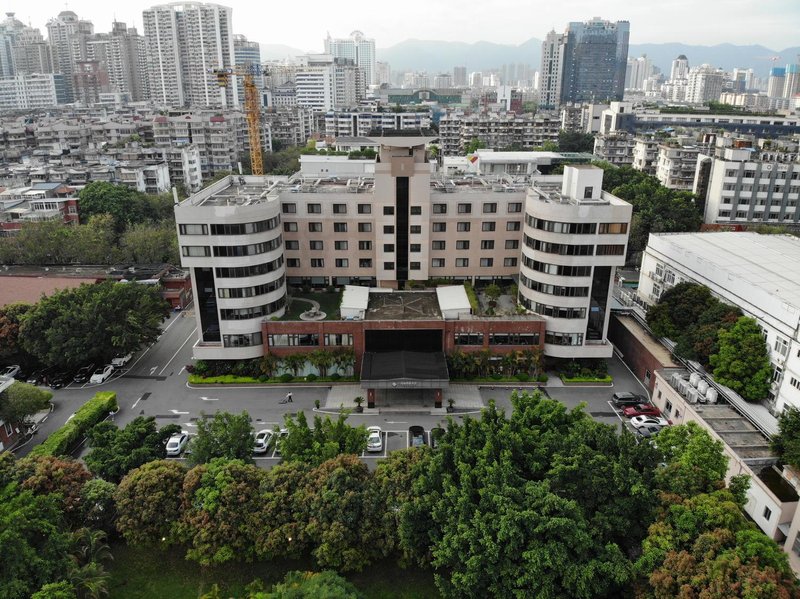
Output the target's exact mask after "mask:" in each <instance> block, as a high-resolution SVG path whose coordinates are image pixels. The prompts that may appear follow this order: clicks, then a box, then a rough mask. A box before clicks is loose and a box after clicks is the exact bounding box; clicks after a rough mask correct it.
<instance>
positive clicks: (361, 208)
mask: <svg viewBox="0 0 800 599" xmlns="http://www.w3.org/2000/svg"><path fill="white" fill-rule="evenodd" d="M358 213H359V214H372V206H370V205H369V204H359V205H358Z"/></svg>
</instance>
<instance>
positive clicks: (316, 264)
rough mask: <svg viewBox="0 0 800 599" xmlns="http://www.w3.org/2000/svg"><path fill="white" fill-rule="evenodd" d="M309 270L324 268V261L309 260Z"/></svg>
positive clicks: (318, 259) (317, 259) (321, 259)
mask: <svg viewBox="0 0 800 599" xmlns="http://www.w3.org/2000/svg"><path fill="white" fill-rule="evenodd" d="M311 268H325V260H324V259H323V258H311Z"/></svg>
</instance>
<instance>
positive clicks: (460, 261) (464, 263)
mask: <svg viewBox="0 0 800 599" xmlns="http://www.w3.org/2000/svg"><path fill="white" fill-rule="evenodd" d="M468 266H469V258H456V268H467V267H468Z"/></svg>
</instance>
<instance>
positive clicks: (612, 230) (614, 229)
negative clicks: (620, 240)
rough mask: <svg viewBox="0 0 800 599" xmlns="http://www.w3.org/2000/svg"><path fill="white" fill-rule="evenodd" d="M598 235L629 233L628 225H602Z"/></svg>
mask: <svg viewBox="0 0 800 599" xmlns="http://www.w3.org/2000/svg"><path fill="white" fill-rule="evenodd" d="M597 232H598V233H600V234H601V235H618V234H622V233H627V232H628V223H600V226H599V227H598V231H597Z"/></svg>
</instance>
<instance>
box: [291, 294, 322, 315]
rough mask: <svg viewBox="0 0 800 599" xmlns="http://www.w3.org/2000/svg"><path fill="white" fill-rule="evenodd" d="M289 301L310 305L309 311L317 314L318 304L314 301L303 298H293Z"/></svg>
mask: <svg viewBox="0 0 800 599" xmlns="http://www.w3.org/2000/svg"><path fill="white" fill-rule="evenodd" d="M291 301H293V302H305V303H307V304H311V309H312V310H316V311H317V312H319V302H315V301H314V300H311V299H306V298H304V297H293V298H292V300H291Z"/></svg>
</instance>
